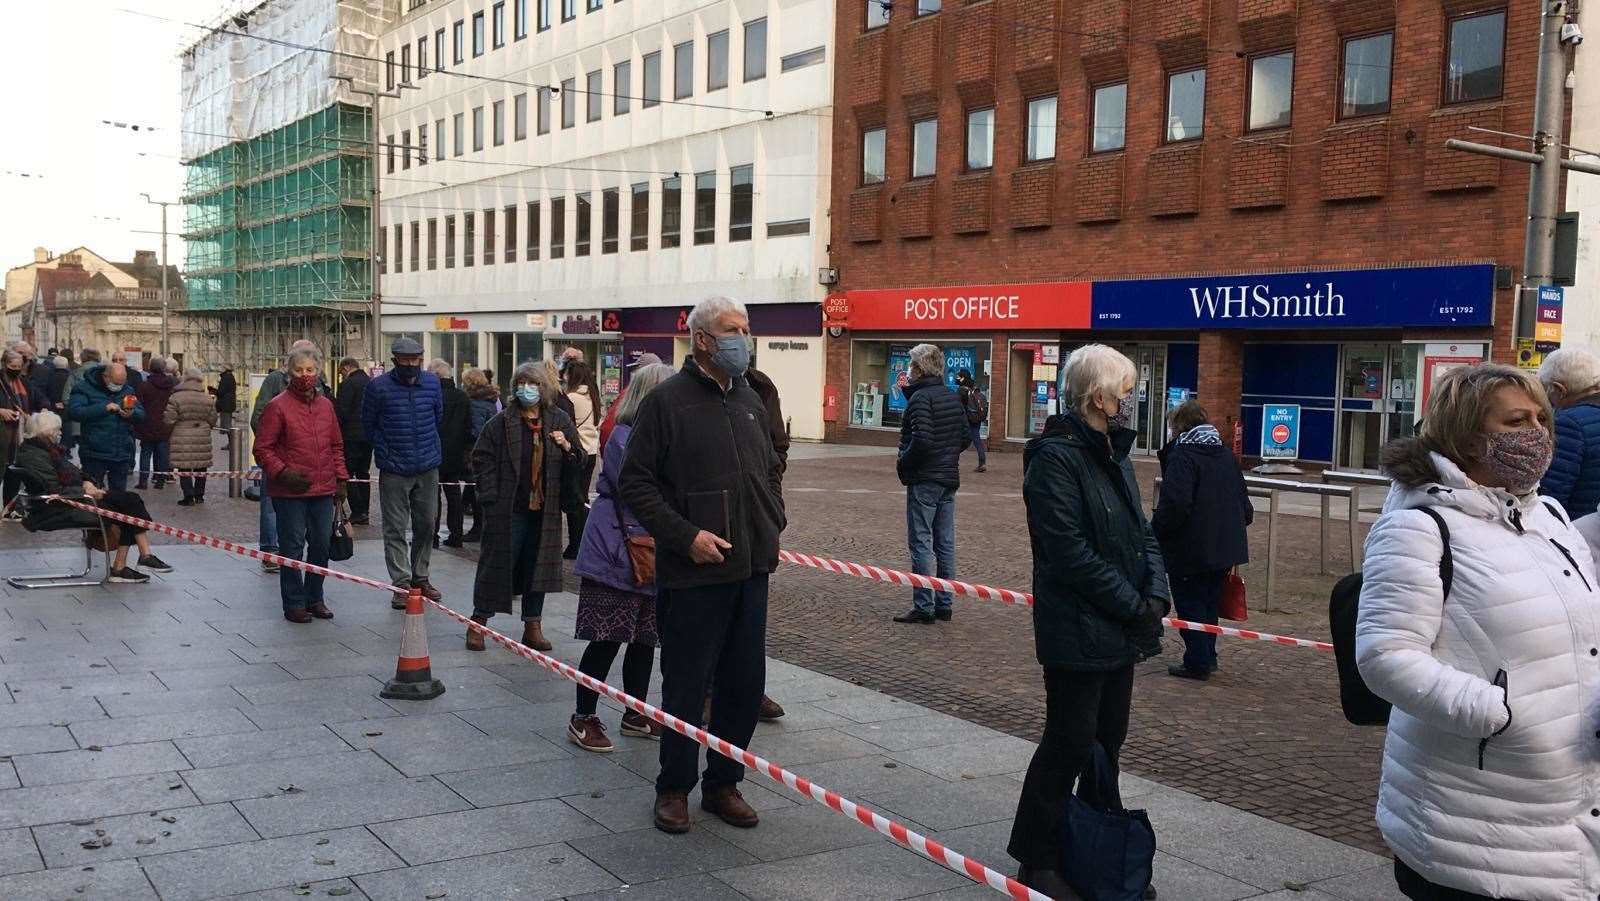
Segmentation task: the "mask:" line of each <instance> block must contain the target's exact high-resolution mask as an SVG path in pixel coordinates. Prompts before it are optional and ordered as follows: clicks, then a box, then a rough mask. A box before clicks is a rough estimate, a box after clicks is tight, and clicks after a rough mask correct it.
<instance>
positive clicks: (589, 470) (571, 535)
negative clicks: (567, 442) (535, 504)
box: [566, 454, 600, 557]
mask: <svg viewBox="0 0 1600 901" xmlns="http://www.w3.org/2000/svg"><path fill="white" fill-rule="evenodd" d="M598 459H600V458H599V457H597V456H595V455H594V454H584V456H583V476H582V479H583V483H582V484H583V506H581V507H579V508H577V509H575V510H568V511H567V551H566V553H567V556H569V557H570V556H572V555H573V554H576V553H577V552H578V545H580V544H582V543H583V529H584V527H585V526H586V525H588V523H589V486H590V485H591V484H593V482H594V463H595V461H596V460H598Z"/></svg>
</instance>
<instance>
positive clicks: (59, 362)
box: [50, 354, 71, 369]
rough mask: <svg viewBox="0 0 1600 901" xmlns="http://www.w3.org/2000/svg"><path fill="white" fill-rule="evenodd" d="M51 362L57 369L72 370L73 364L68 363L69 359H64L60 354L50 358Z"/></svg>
mask: <svg viewBox="0 0 1600 901" xmlns="http://www.w3.org/2000/svg"><path fill="white" fill-rule="evenodd" d="M50 362H51V364H53V365H54V366H55V367H56V368H57V369H69V368H71V364H70V363H68V362H67V358H66V357H63V356H62V355H60V354H56V355H55V356H53V357H51V358H50Z"/></svg>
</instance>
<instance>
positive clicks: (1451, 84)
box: [1444, 10, 1506, 103]
mask: <svg viewBox="0 0 1600 901" xmlns="http://www.w3.org/2000/svg"><path fill="white" fill-rule="evenodd" d="M1505 43H1506V13H1505V10H1497V11H1495V12H1491V13H1479V14H1478V15H1474V16H1462V17H1461V18H1459V19H1452V20H1450V50H1449V52H1448V54H1447V55H1446V59H1447V60H1448V63H1447V64H1446V66H1445V72H1444V102H1445V103H1471V102H1472V101H1474V100H1492V99H1494V98H1496V97H1499V96H1500V94H1501V89H1502V87H1503V79H1504V76H1505V68H1504V56H1505Z"/></svg>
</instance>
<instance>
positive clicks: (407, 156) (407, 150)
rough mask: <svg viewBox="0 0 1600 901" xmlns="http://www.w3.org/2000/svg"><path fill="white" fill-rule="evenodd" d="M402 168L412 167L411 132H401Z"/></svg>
mask: <svg viewBox="0 0 1600 901" xmlns="http://www.w3.org/2000/svg"><path fill="white" fill-rule="evenodd" d="M400 168H401V169H410V168H411V132H410V131H409V130H407V131H402V132H400Z"/></svg>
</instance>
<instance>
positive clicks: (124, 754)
mask: <svg viewBox="0 0 1600 901" xmlns="http://www.w3.org/2000/svg"><path fill="white" fill-rule="evenodd" d="M11 762H12V764H14V765H15V766H16V768H17V778H19V779H21V780H22V784H23V785H25V786H36V785H59V784H62V783H72V782H82V781H84V780H86V779H109V778H111V777H113V776H135V775H138V774H140V773H161V772H167V771H172V770H186V769H188V768H189V761H188V759H187V758H185V757H184V756H183V754H182V753H181V752H180V751H179V750H178V748H177V746H176V745H174V744H173V743H172V742H170V741H157V742H148V743H146V744H136V745H113V746H111V747H105V748H101V747H100V746H99V745H92V746H88V749H87V750H82V751H55V752H52V753H48V754H23V755H20V756H18V757H13V758H12V759H11Z"/></svg>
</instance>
